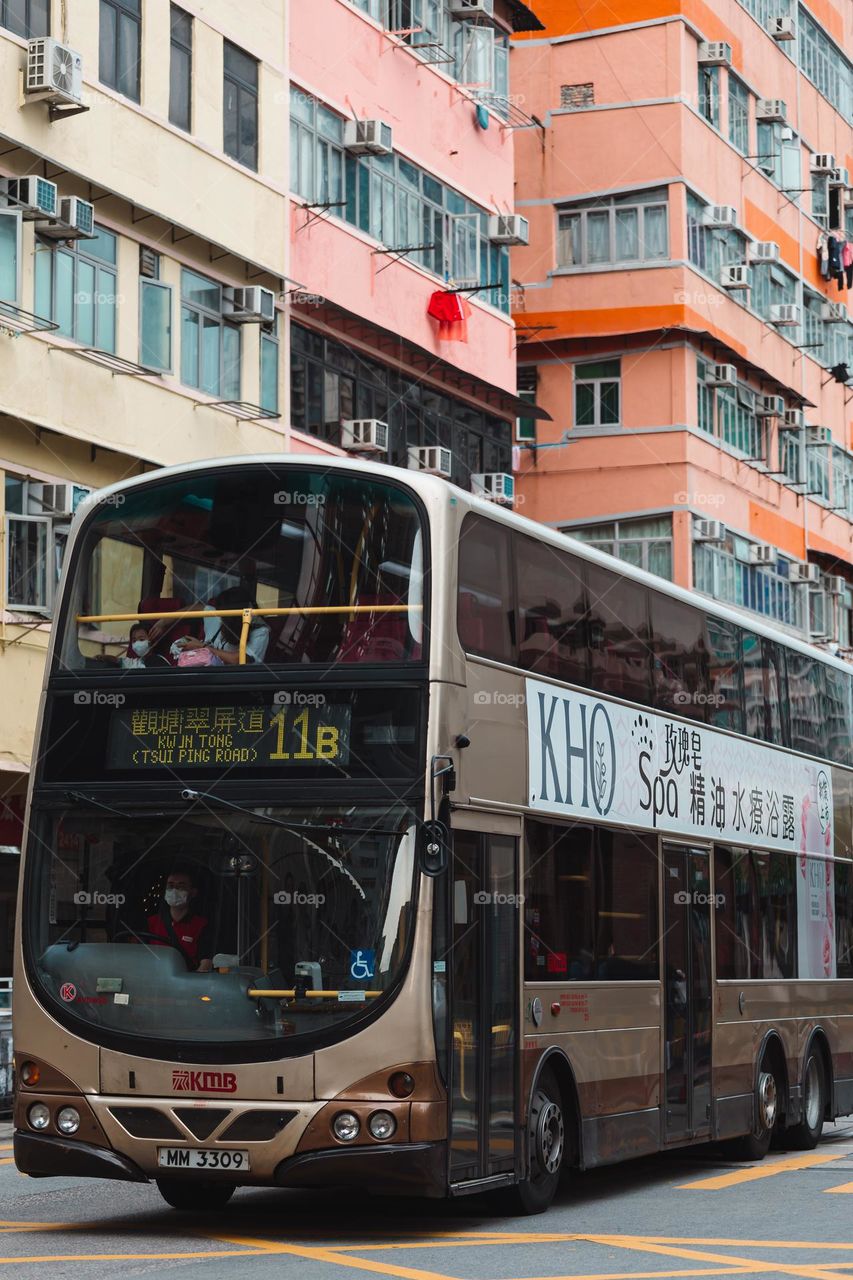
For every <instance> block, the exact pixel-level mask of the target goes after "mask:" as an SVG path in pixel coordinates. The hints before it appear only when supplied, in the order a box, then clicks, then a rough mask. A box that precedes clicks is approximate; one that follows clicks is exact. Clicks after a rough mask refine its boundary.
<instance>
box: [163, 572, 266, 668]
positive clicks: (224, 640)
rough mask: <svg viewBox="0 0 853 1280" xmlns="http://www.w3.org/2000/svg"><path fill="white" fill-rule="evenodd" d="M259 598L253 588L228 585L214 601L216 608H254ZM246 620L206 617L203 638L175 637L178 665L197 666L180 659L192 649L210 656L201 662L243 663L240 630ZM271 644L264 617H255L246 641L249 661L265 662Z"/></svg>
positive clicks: (210, 663) (173, 647)
mask: <svg viewBox="0 0 853 1280" xmlns="http://www.w3.org/2000/svg"><path fill="white" fill-rule="evenodd" d="M256 607H257V601H256V600H255V598H254V595H253V594H252V591H251V588H250V587H229V588H228V589H227V590H226V591H222V592H221V593H220V594H219V595H218V596H217V597H216V599H215V600H214V609H252V608H256ZM242 628H243V619H242V618H239V617H235V618H217V617H215V616H214V617H210V618H205V620H204V639H203V640H197V639H195V638H194V637H193V636H184V637H183V638H182V639H181V640H176V641H175V644H174V645H173V646H172V652H173V654H174V655H175V656H176V657H177V658H178V663H179V665H181V666H183V665H187V666H189V665H195V664H194V663H192V662H191V661H187V660H184V661H183V662H182V661H181V655H182V654H191V653H192V651H193V650H198V651H201V652H203V653H204V654H205V655H210V658H209V660H208V661H206V662H203V663H201V664H200V665H209V666H220V665H222V666H226V667H236V666H238V665H239V662H240V632H241V631H242ZM269 643H270V629H269V626H268V625H267V623H266V622H264V620H263V618H253V619H252V624H251V626H250V627H249V636H248V639H247V641H246V663H247V665H251V664H252V663H255V662H263V661H264V659H265V658H266V656H267V649H268V648H269Z"/></svg>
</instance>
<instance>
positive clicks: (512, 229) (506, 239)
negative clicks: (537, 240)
mask: <svg viewBox="0 0 853 1280" xmlns="http://www.w3.org/2000/svg"><path fill="white" fill-rule="evenodd" d="M489 239H490V241H491V242H492V244H530V223H529V222H528V221H527V219H526V218H522V217H521V215H520V214H517V213H493V214H491V215H490V216H489Z"/></svg>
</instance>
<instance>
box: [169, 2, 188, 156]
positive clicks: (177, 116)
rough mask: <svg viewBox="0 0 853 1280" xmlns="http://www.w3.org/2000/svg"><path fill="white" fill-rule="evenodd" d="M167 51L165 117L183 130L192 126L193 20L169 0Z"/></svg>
mask: <svg viewBox="0 0 853 1280" xmlns="http://www.w3.org/2000/svg"><path fill="white" fill-rule="evenodd" d="M170 13H171V26H172V39H171V49H170V55H169V119H170V120H171V122H172V124H173V125H175V126H176V127H177V128H178V129H184V130H185V131H186V132H187V133H189V132H190V130H191V129H192V85H193V20H192V17H191V15H190V14H188V13H185V12H184V10H183V9H179V8H178V6H177V5H176V4H173V5H172V6H171V9H170Z"/></svg>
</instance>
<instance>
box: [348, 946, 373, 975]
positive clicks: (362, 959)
mask: <svg viewBox="0 0 853 1280" xmlns="http://www.w3.org/2000/svg"><path fill="white" fill-rule="evenodd" d="M349 961H350V964H349V971H350V977H351V978H353V979H354V980H355V981H356V982H366V981H367V979H368V978H372V977H373V975H374V973H375V972H376V952H375V951H351V952H350V953H349Z"/></svg>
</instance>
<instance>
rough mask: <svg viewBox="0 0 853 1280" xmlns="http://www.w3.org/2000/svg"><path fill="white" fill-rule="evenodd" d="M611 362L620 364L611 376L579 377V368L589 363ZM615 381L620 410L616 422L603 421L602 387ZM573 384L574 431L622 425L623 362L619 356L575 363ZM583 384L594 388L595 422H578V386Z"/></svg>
mask: <svg viewBox="0 0 853 1280" xmlns="http://www.w3.org/2000/svg"><path fill="white" fill-rule="evenodd" d="M610 363H616V364H618V365H619V373H618V374H617V375H615V376H610V377H606V378H605V377H600V378H585V377H578V370H579V369H582V368H583V367H584V366H585V365H587V364H610ZM614 383H615V384H616V387H617V393H618V396H619V412H618V414H617V415H616V421H615V422H602V421H601V388H602V387H603V386H605V385H607V386H613V384H614ZM572 384H573V386H572V391H573V394H572V400H573V404H572V410H573V412H572V424H573V425H572V430H573V431H603V430H606V429H608V428H617V427H621V426H622V362H621V361H620V360H619V358H618V357H617V358H616V360H615V361H613V362H611V361H607V360H588V361H583V362H582V363H581V364H576V365H574V367H573V369H572ZM581 386H584V387H592V388H593V405H594V408H595V420H594V421H593V422H578V388H579V387H581Z"/></svg>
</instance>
